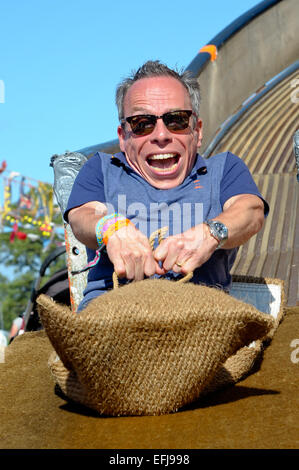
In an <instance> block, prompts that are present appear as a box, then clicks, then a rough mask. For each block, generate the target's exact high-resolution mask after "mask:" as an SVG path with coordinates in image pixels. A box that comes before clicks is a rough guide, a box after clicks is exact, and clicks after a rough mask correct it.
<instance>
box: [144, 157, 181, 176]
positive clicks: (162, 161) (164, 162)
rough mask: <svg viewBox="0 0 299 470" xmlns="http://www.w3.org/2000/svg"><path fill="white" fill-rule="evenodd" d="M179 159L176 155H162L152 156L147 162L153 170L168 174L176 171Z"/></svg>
mask: <svg viewBox="0 0 299 470" xmlns="http://www.w3.org/2000/svg"><path fill="white" fill-rule="evenodd" d="M179 159H180V156H179V155H178V154H176V153H161V154H156V155H150V156H149V157H148V158H147V160H146V161H147V163H148V165H149V166H150V167H151V168H152V169H153V170H156V171H159V172H161V173H166V172H169V171H174V170H175V169H176V167H177V166H178V163H179Z"/></svg>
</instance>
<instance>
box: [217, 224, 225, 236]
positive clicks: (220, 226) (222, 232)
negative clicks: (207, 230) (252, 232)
mask: <svg viewBox="0 0 299 470" xmlns="http://www.w3.org/2000/svg"><path fill="white" fill-rule="evenodd" d="M215 228H216V230H217V232H218V233H219V236H220V237H221V238H226V236H227V228H226V227H225V225H223V224H220V223H219V222H216V223H215Z"/></svg>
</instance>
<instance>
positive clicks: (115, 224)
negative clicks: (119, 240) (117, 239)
mask: <svg viewBox="0 0 299 470" xmlns="http://www.w3.org/2000/svg"><path fill="white" fill-rule="evenodd" d="M126 221H127V222H126ZM120 222H126V223H125V224H122V225H120ZM129 223H131V222H130V221H129V220H128V219H126V218H125V217H124V216H123V215H121V214H118V213H116V212H114V213H113V214H109V215H106V216H104V217H102V218H101V219H100V220H99V221H98V223H97V225H96V239H97V242H98V245H99V247H101V246H102V245H103V244H105V245H107V242H108V238H109V237H110V236H111V235H112V233H114V232H115V231H116V230H119V229H120V228H121V227H123V226H125V225H129ZM110 227H111V229H110ZM104 236H105V241H104Z"/></svg>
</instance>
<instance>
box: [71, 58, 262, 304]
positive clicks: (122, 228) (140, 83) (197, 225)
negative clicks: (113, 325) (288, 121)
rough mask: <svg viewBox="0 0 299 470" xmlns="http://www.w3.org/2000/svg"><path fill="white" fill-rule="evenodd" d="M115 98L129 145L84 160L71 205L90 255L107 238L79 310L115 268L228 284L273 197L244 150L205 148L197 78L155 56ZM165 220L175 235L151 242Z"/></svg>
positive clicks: (121, 133) (122, 272) (131, 276)
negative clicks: (242, 155) (265, 194)
mask: <svg viewBox="0 0 299 470" xmlns="http://www.w3.org/2000/svg"><path fill="white" fill-rule="evenodd" d="M116 102H117V106H118V112H119V118H120V125H119V127H118V137H119V144H120V149H121V152H120V153H117V154H115V155H114V156H111V155H106V154H100V153H97V154H96V155H94V156H93V157H92V158H91V159H90V160H89V161H88V162H87V163H86V164H85V165H84V166H83V168H82V169H81V171H80V173H79V175H78V176H77V178H76V181H75V183H74V186H73V189H72V193H71V195H70V199H69V203H68V207H67V210H66V212H65V219H66V220H67V221H69V223H70V225H71V227H72V230H73V232H74V234H75V236H76V237H77V238H78V240H80V241H81V242H82V243H84V244H85V245H86V247H87V253H88V260H89V261H90V260H91V259H92V258H93V257H94V256H95V250H97V249H98V248H99V246H101V245H102V244H103V243H104V242H105V245H106V247H105V248H106V250H105V251H103V252H102V255H101V259H100V262H99V263H98V264H97V265H96V266H95V267H94V268H93V269H91V270H90V272H89V276H88V285H87V288H86V289H85V292H84V299H83V302H82V303H81V305H80V307H79V310H80V309H82V308H84V306H85V305H86V304H87V303H88V302H89V301H90V300H91V299H92V298H94V297H96V296H98V295H100V294H102V293H104V292H106V291H107V289H109V288H111V287H112V273H113V270H114V271H115V272H116V274H117V275H118V277H119V278H120V279H123V278H124V279H127V280H136V281H138V280H142V279H143V278H144V277H149V276H153V275H155V276H165V277H166V278H168V279H176V278H177V277H181V275H184V274H187V273H190V272H193V277H192V279H191V281H192V282H195V283H199V284H206V285H210V286H219V287H221V288H222V289H224V290H226V291H229V288H230V284H231V276H230V269H231V267H232V264H233V262H234V260H235V257H236V253H237V247H239V246H240V245H241V244H243V243H245V242H246V241H247V240H248V239H249V238H250V237H252V236H253V235H254V234H256V233H257V232H258V231H259V230H260V229H261V228H262V225H263V221H264V217H265V214H267V212H268V205H267V203H266V202H265V201H264V200H263V199H262V197H261V195H260V193H259V191H258V189H257V187H256V185H255V183H254V181H253V179H252V177H251V175H250V173H249V171H248V169H247V167H246V166H245V164H244V163H243V162H242V161H241V160H240V159H239V158H238V157H236V156H235V155H233V154H231V153H229V152H225V153H222V154H219V155H217V156H213V157H211V158H209V159H206V160H205V159H203V158H202V157H201V156H200V155H199V154H197V149H198V148H199V147H200V145H201V140H202V121H201V119H200V117H199V102H200V95H199V85H198V83H197V80H196V79H195V78H194V77H191V76H190V75H189V74H188V73H183V74H179V73H177V72H175V71H173V70H171V69H169V68H168V67H166V66H165V65H164V64H161V63H160V62H159V61H148V62H147V63H145V64H144V65H143V66H142V67H141V68H140V69H139V70H138V71H137V72H136V73H135V74H133V75H132V76H131V77H130V78H128V79H126V80H124V81H123V82H122V83H121V84H120V85H119V87H118V89H117V93H116ZM120 206H121V207H120ZM115 208H117V209H118V210H117V214H113V213H114V212H115ZM107 214H113V215H110V220H109V216H107ZM136 214H137V216H136ZM165 214H166V215H167V217H165ZM119 217H120V219H118V218H119ZM119 220H122V221H121V222H119V224H118V225H117V223H118V221H119ZM165 220H167V222H168V224H167V225H168V234H167V235H168V236H167V238H165V239H164V240H163V241H162V242H161V244H160V245H159V246H157V247H156V248H155V249H154V250H152V248H151V246H150V244H149V241H148V237H149V236H150V234H151V233H152V231H153V229H154V228H155V229H156V228H161V227H163V226H164V225H165ZM101 221H103V223H102V222H101ZM109 224H110V225H111V224H112V228H111V227H110V228H109ZM177 227H180V228H179V229H178V228H177ZM219 248H220V249H219Z"/></svg>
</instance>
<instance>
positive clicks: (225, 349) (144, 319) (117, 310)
mask: <svg viewBox="0 0 299 470" xmlns="http://www.w3.org/2000/svg"><path fill="white" fill-rule="evenodd" d="M37 302H38V305H39V314H40V317H41V320H42V323H43V326H44V328H45V331H46V333H47V335H48V337H49V339H50V341H51V343H52V345H53V347H54V349H55V351H56V353H57V354H55V356H54V355H51V357H50V360H49V364H50V367H51V370H52V373H53V375H54V377H55V380H56V382H57V384H58V385H59V386H60V388H61V390H62V391H63V393H64V394H65V395H66V396H67V397H69V398H70V399H72V400H74V401H77V402H79V403H82V404H85V405H86V406H88V407H91V408H93V409H95V410H97V411H98V412H99V413H100V414H105V415H114V416H117V415H158V414H164V413H169V412H173V411H176V410H178V409H179V408H181V407H182V406H184V405H186V404H188V403H191V402H193V401H194V400H196V399H197V398H198V397H199V396H200V394H201V393H202V392H203V391H204V390H205V389H206V388H207V387H209V386H211V383H212V379H213V377H214V376H215V373H216V372H217V371H218V370H219V368H220V366H221V365H222V364H224V363H225V361H226V360H227V359H228V358H229V357H231V356H232V355H233V354H234V353H235V352H236V351H238V350H239V349H240V348H242V347H244V346H247V345H249V344H250V343H251V342H252V341H254V340H258V339H262V338H264V337H265V336H266V335H267V334H268V333H269V331H271V329H272V328H273V325H274V321H273V319H272V318H271V316H269V315H266V314H263V313H261V312H259V311H258V310H257V309H255V308H254V307H252V306H250V305H248V304H245V303H244V302H241V301H239V300H236V299H234V298H232V297H231V296H229V295H227V294H225V293H223V292H222V291H220V290H218V289H214V288H208V287H204V286H195V285H194V284H192V283H190V284H189V283H188V284H181V285H177V283H175V282H171V281H167V280H161V279H159V280H157V279H154V280H145V281H141V282H138V283H132V284H129V285H127V286H124V287H122V288H120V289H116V290H113V291H111V292H109V293H106V294H104V295H102V296H100V297H98V298H96V299H94V300H93V301H92V302H90V304H89V305H88V306H87V307H86V309H85V310H84V311H82V312H81V313H80V314H79V315H75V314H73V313H72V312H71V311H70V310H69V309H68V308H67V307H66V306H61V305H59V304H57V303H55V302H54V301H52V300H51V299H50V298H48V297H47V296H45V295H42V296H40V297H39V298H38V301H37ZM57 355H58V357H57Z"/></svg>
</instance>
